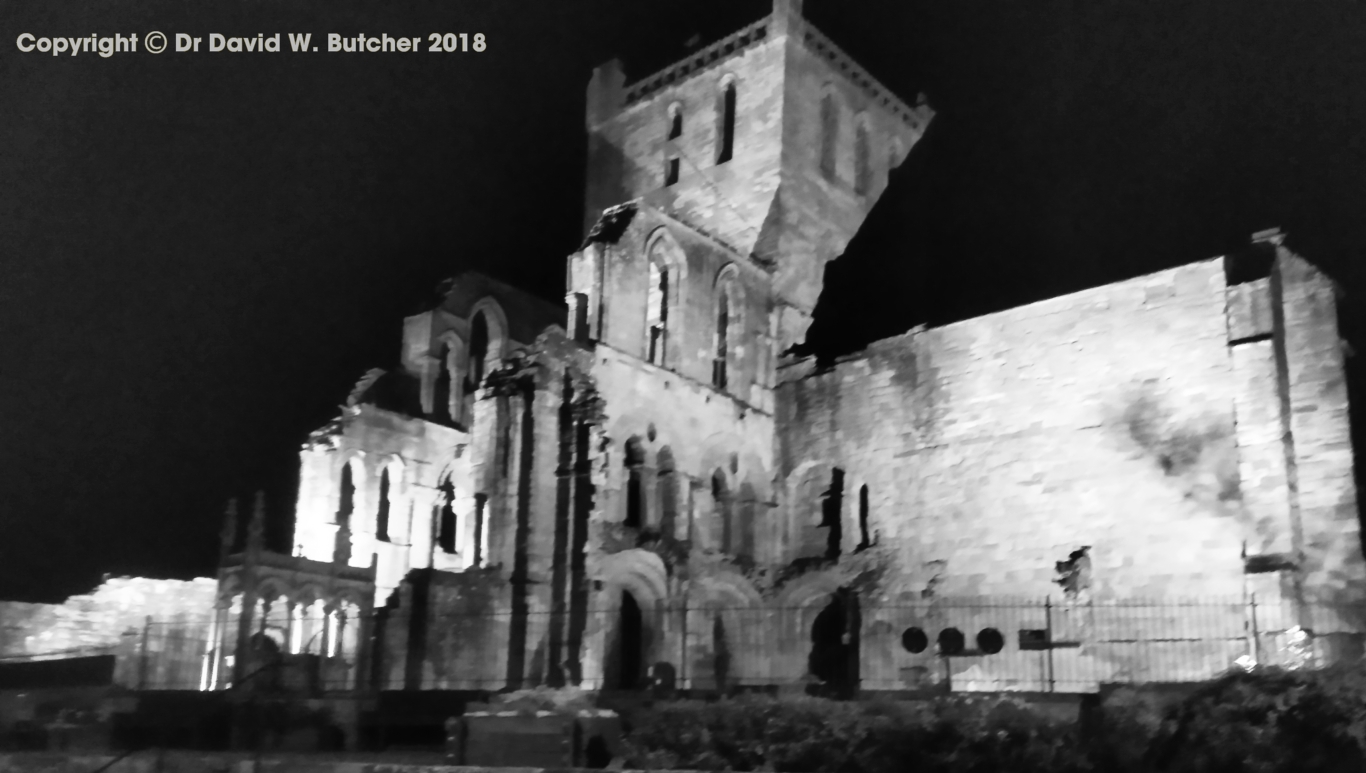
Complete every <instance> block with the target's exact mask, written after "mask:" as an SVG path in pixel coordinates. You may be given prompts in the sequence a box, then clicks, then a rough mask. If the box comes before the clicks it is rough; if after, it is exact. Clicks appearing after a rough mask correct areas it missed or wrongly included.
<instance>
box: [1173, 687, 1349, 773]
mask: <svg viewBox="0 0 1366 773" xmlns="http://www.w3.org/2000/svg"><path fill="white" fill-rule="evenodd" d="M1152 751H1153V759H1154V763H1155V767H1156V768H1157V769H1158V770H1162V771H1171V772H1172V773H1196V772H1197V771H1199V772H1200V773H1203V772H1204V771H1230V772H1231V773H1232V772H1233V771H1249V772H1250V771H1258V773H1260V772H1262V771H1266V772H1267V773H1273V772H1279V771H1302V770H1313V771H1324V772H1325V773H1332V772H1334V771H1360V770H1362V769H1366V675H1363V673H1362V669H1361V667H1360V666H1359V665H1353V666H1341V667H1335V668H1330V669H1326V670H1323V671H1319V672H1313V671H1279V670H1274V669H1262V670H1258V671H1255V672H1253V673H1230V674H1228V675H1226V676H1224V677H1223V678H1221V679H1218V680H1216V681H1214V682H1212V683H1210V684H1208V685H1206V686H1204V687H1202V688H1200V689H1199V690H1197V691H1196V692H1195V693H1193V694H1192V695H1191V696H1190V697H1189V698H1187V699H1186V700H1185V701H1183V702H1182V703H1181V705H1180V706H1179V707H1177V709H1176V710H1175V711H1173V712H1172V713H1171V714H1170V716H1168V717H1167V719H1166V720H1165V721H1164V722H1163V726H1162V728H1161V730H1160V732H1159V734H1158V736H1157V738H1156V739H1155V742H1154V747H1153V750H1152Z"/></svg>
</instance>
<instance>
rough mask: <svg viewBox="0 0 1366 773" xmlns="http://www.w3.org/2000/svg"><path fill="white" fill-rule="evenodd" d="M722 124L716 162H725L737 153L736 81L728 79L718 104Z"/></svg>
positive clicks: (718, 130)
mask: <svg viewBox="0 0 1366 773" xmlns="http://www.w3.org/2000/svg"><path fill="white" fill-rule="evenodd" d="M717 108H718V109H717V111H716V112H717V115H718V117H719V118H720V124H719V125H718V126H717V127H716V128H717V131H716V139H717V145H716V163H718V164H724V163H726V162H727V161H729V160H731V158H732V157H733V156H734V155H735V81H734V80H731V79H727V80H726V81H725V82H724V85H723V86H722V88H721V99H720V104H719V105H717Z"/></svg>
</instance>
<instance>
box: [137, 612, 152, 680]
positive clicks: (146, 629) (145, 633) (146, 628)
mask: <svg viewBox="0 0 1366 773" xmlns="http://www.w3.org/2000/svg"><path fill="white" fill-rule="evenodd" d="M151 634H152V616H151V615H147V617H146V619H144V620H143V623H142V647H141V649H140V651H139V653H138V689H139V690H146V689H147V639H148V638H149V637H150V636H151Z"/></svg>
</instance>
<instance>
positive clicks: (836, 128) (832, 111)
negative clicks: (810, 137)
mask: <svg viewBox="0 0 1366 773" xmlns="http://www.w3.org/2000/svg"><path fill="white" fill-rule="evenodd" d="M839 133H840V112H839V105H837V104H836V103H835V95H834V94H826V95H825V96H824V97H821V174H822V175H823V176H824V177H825V179H827V180H834V179H835V154H836V152H837V151H838V149H839Z"/></svg>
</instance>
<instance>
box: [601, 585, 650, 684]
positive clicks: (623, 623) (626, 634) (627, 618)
mask: <svg viewBox="0 0 1366 773" xmlns="http://www.w3.org/2000/svg"><path fill="white" fill-rule="evenodd" d="M605 665H606V668H605V669H604V670H605V672H606V673H605V674H604V677H605V679H604V682H605V683H606V684H605V685H604V686H605V687H606V688H607V689H609V690H637V689H640V688H641V687H642V686H643V685H644V681H645V680H644V677H645V615H644V613H643V612H642V610H641V608H640V603H639V602H637V601H636V597H635V596H634V595H632V594H631V592H630V591H629V590H622V592H621V605H620V606H619V607H618V608H617V619H616V626H615V631H614V636H613V637H612V643H611V646H610V647H609V648H608V651H607V662H606V664H605Z"/></svg>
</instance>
